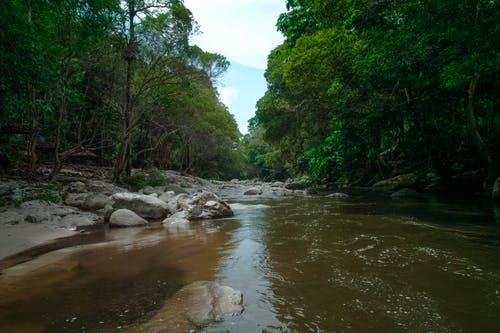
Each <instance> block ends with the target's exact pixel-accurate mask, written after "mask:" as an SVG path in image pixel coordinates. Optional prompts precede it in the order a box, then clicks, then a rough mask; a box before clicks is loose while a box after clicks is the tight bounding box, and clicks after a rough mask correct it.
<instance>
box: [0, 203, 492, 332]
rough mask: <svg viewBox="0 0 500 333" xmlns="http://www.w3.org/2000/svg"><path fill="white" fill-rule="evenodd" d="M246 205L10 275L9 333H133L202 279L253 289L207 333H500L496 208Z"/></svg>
mask: <svg viewBox="0 0 500 333" xmlns="http://www.w3.org/2000/svg"><path fill="white" fill-rule="evenodd" d="M232 202H233V205H232V207H233V209H234V211H235V213H236V215H235V217H234V218H231V219H223V220H219V221H211V222H205V223H203V224H202V225H200V224H193V225H191V227H190V228H186V229H183V230H172V229H171V230H166V229H163V228H162V227H161V226H160V225H153V227H151V228H148V229H118V230H108V229H103V230H100V231H95V230H94V233H95V232H99V235H98V236H95V234H94V236H93V237H94V240H93V241H95V242H98V243H94V244H86V245H77V246H70V245H75V244H64V248H62V249H58V250H57V249H56V250H54V251H50V252H48V253H46V254H42V255H40V256H36V257H35V258H34V259H33V260H30V261H26V262H24V263H21V264H19V265H15V266H12V267H10V268H6V269H4V270H3V271H2V275H0V332H121V331H123V330H126V328H127V327H128V326H130V325H133V324H136V323H140V322H145V321H147V320H148V319H149V318H152V317H153V316H154V315H155V313H156V311H158V309H160V308H161V306H162V304H163V303H164V302H165V300H166V299H168V298H169V297H171V296H172V295H173V294H174V293H175V292H176V291H178V290H179V289H180V288H181V287H182V286H184V285H186V284H188V283H191V282H194V281H198V280H215V281H217V282H219V283H221V284H224V285H229V286H232V287H234V288H237V289H240V290H241V291H242V292H243V294H244V304H245V310H244V312H243V313H242V314H241V315H239V316H234V317H228V318H226V320H225V321H223V322H219V323H214V324H213V325H211V326H209V327H205V328H204V329H203V331H205V332H243V333H246V332H500V259H499V258H500V219H499V215H500V213H499V211H498V208H497V209H495V208H494V206H493V205H492V204H491V203H488V202H484V201H471V200H463V201H456V200H455V201H447V200H439V199H435V198H431V197H429V198H423V199H418V200H417V199H414V200H395V199H389V198H380V197H367V196H364V195H359V196H353V197H352V198H350V199H348V200H336V199H332V198H324V197H311V198H280V199H276V198H274V199H273V198H268V199H260V200H259V199H255V198H252V199H248V198H241V197H240V198H232ZM81 238H82V237H80V239H79V240H75V242H77V243H82V242H83V243H85V241H82V239H81ZM66 242H68V241H67V240H66ZM67 246H70V247H67ZM25 256H26V254H25ZM23 261H24V260H23Z"/></svg>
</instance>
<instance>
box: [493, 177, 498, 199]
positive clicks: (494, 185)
mask: <svg viewBox="0 0 500 333" xmlns="http://www.w3.org/2000/svg"><path fill="white" fill-rule="evenodd" d="M491 198H492V199H493V200H496V201H500V177H498V178H497V180H496V181H495V183H494V184H493V191H491Z"/></svg>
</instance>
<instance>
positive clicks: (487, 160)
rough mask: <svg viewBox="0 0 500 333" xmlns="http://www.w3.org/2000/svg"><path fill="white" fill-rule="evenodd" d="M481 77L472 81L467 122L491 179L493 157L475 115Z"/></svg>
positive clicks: (488, 176) (476, 76) (468, 96)
mask: <svg viewBox="0 0 500 333" xmlns="http://www.w3.org/2000/svg"><path fill="white" fill-rule="evenodd" d="M479 77H480V75H479V74H477V75H475V76H474V77H473V78H472V80H471V81H470V84H469V89H468V91H467V107H466V112H467V121H468V127H469V132H470V135H471V138H472V142H473V144H474V146H475V148H476V152H477V155H478V157H479V159H480V160H481V162H482V164H483V165H484V167H485V169H486V172H487V178H490V177H492V176H493V174H492V170H491V165H492V164H491V156H490V153H489V151H488V147H487V146H486V144H485V143H484V141H483V139H482V138H481V135H480V134H479V130H478V128H477V122H476V116H475V115H474V97H475V95H476V90H477V84H478V82H479Z"/></svg>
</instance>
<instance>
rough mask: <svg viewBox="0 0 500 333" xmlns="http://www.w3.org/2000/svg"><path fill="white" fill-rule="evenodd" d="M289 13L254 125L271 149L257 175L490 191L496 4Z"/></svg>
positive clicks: (496, 116) (499, 139)
mask: <svg viewBox="0 0 500 333" xmlns="http://www.w3.org/2000/svg"><path fill="white" fill-rule="evenodd" d="M287 8H288V11H287V12H286V13H283V14H282V15H281V16H280V18H279V20H278V24H277V26H278V29H279V30H280V31H281V32H282V33H283V34H284V36H285V38H286V40H285V42H284V43H283V44H282V45H280V46H278V47H277V48H276V49H274V50H273V51H272V52H271V54H270V55H269V60H268V68H267V71H266V79H267V82H268V91H267V92H266V94H265V96H264V97H262V98H261V100H260V101H259V102H258V104H257V107H258V110H257V115H256V118H255V119H254V120H253V124H254V127H255V128H259V127H260V128H261V129H260V130H258V131H257V130H254V131H256V132H257V133H259V134H258V135H259V136H262V133H263V136H264V138H265V140H266V142H267V143H268V144H270V146H269V147H267V148H266V149H267V150H266V151H264V152H262V151H261V152H260V155H261V157H260V158H261V159H262V161H264V162H265V161H266V158H265V157H266V156H267V157H268V158H267V160H269V161H271V160H272V163H274V165H273V164H265V163H264V164H265V165H264V166H263V167H264V168H274V169H275V170H278V169H285V170H287V172H288V173H289V174H292V175H298V174H307V175H309V176H310V177H311V180H312V181H315V182H320V181H333V180H335V179H338V178H339V177H343V178H344V179H345V178H346V177H347V179H349V181H350V182H351V183H359V184H370V183H372V182H373V181H375V180H377V179H381V178H384V177H389V176H391V175H395V174H400V173H404V172H410V171H413V172H417V173H420V174H426V173H430V172H432V173H433V174H437V175H439V176H440V177H441V179H442V181H443V184H445V186H450V185H453V184H459V183H463V182H464V181H466V180H467V179H468V180H469V181H470V180H471V179H472V182H473V183H475V184H476V185H477V186H478V187H480V186H484V185H490V184H491V180H492V179H493V177H494V176H495V175H498V174H499V172H500V155H499V154H498V152H500V111H499V106H500V105H499V103H500V98H499V97H500V83H499V81H498V77H499V76H500V53H499V50H500V45H499V44H500V20H499V17H500V11H499V4H498V1H496V0H475V1H470V0H459V1H457V0H453V1H451V0H439V1H437V0H409V1H391V0H382V1H371V0H370V1H366V0H288V1H287ZM248 140H251V139H250V138H249V139H248ZM261 147H264V146H263V145H261ZM278 155H279V157H276V156H278ZM262 156H264V158H262ZM272 156H275V157H274V158H272ZM276 162H278V163H279V165H276ZM483 182H484V184H483Z"/></svg>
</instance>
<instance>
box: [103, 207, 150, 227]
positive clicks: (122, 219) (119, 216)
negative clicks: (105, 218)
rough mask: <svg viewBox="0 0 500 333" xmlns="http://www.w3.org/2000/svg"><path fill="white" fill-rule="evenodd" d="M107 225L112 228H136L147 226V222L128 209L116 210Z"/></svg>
mask: <svg viewBox="0 0 500 333" xmlns="http://www.w3.org/2000/svg"><path fill="white" fill-rule="evenodd" d="M109 224H110V225H111V226H114V227H136V226H143V225H146V224H148V221H146V220H145V219H143V218H142V217H140V216H139V215H137V214H136V213H134V212H133V211H131V210H128V209H118V210H116V211H114V212H113V214H111V217H110V218H109Z"/></svg>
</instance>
